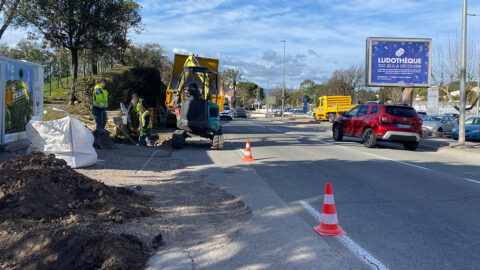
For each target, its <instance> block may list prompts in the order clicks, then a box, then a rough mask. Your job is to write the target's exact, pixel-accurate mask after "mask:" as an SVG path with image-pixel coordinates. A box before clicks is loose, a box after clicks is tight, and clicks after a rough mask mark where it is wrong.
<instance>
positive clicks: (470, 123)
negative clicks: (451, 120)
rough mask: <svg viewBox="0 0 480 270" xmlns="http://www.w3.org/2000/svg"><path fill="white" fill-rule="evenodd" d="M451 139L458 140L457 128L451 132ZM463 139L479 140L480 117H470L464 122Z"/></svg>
mask: <svg viewBox="0 0 480 270" xmlns="http://www.w3.org/2000/svg"><path fill="white" fill-rule="evenodd" d="M452 137H453V138H454V139H455V140H458V126H456V127H455V128H454V129H453V130H452ZM465 139H467V140H480V117H479V116H474V117H470V118H468V119H467V121H465Z"/></svg>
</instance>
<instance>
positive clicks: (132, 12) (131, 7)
mask: <svg viewBox="0 0 480 270" xmlns="http://www.w3.org/2000/svg"><path fill="white" fill-rule="evenodd" d="M141 9H142V7H141V6H140V5H139V4H137V3H135V2H133V1H125V2H123V3H122V4H121V14H122V16H121V32H122V33H121V42H117V44H119V49H120V50H119V53H120V62H121V63H122V64H123V65H125V54H126V51H127V47H128V43H129V42H128V39H127V35H128V33H129V32H130V31H134V32H135V33H137V34H140V33H141V31H142V25H141V24H142V17H141V16H140V11H141Z"/></svg>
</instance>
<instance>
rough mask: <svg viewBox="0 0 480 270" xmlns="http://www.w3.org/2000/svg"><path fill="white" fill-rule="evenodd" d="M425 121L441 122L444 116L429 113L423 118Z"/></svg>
mask: <svg viewBox="0 0 480 270" xmlns="http://www.w3.org/2000/svg"><path fill="white" fill-rule="evenodd" d="M423 121H431V122H440V121H442V117H441V116H436V115H427V116H425V117H424V118H423Z"/></svg>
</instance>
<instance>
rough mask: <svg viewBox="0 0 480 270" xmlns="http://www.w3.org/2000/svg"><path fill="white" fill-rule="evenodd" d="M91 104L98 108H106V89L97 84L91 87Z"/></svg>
mask: <svg viewBox="0 0 480 270" xmlns="http://www.w3.org/2000/svg"><path fill="white" fill-rule="evenodd" d="M93 106H94V107H98V108H105V109H106V108H108V91H107V90H105V89H103V88H102V87H101V86H100V85H99V84H97V85H95V88H94V89H93Z"/></svg>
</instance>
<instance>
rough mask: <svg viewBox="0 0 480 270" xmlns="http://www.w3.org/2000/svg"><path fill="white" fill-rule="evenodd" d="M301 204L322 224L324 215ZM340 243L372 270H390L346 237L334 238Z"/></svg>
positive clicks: (301, 202) (305, 203)
mask: <svg viewBox="0 0 480 270" xmlns="http://www.w3.org/2000/svg"><path fill="white" fill-rule="evenodd" d="M300 204H301V205H302V206H303V207H304V208H305V210H307V212H308V213H309V214H310V215H312V216H313V217H314V218H315V219H316V220H317V221H318V222H322V214H321V213H320V212H318V211H317V210H315V208H313V207H312V206H311V205H310V204H308V203H307V202H304V201H300ZM333 237H335V239H337V240H338V241H339V242H340V243H342V244H343V245H344V246H345V247H346V248H348V249H349V250H350V251H351V252H352V253H353V254H354V255H355V256H356V257H357V258H358V259H360V260H361V261H362V262H364V263H365V264H367V265H369V266H370V267H371V268H372V269H380V270H388V267H386V266H385V265H384V264H383V263H382V262H380V261H379V260H377V259H376V258H375V257H373V256H372V254H370V253H369V252H368V251H366V250H365V249H363V248H362V247H361V246H359V245H358V244H357V243H355V241H353V240H352V239H351V238H350V237H348V236H346V235H339V236H333Z"/></svg>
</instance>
